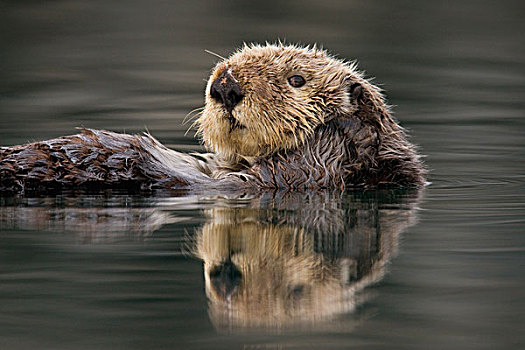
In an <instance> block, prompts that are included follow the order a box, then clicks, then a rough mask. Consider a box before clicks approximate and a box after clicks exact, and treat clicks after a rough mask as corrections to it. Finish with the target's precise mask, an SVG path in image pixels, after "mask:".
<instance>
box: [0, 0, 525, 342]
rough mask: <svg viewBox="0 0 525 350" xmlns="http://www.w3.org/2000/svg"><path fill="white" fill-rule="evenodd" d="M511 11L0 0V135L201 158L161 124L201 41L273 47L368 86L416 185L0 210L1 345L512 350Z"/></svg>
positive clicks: (522, 204)
mask: <svg viewBox="0 0 525 350" xmlns="http://www.w3.org/2000/svg"><path fill="white" fill-rule="evenodd" d="M524 15H525V6H524V5H523V4H522V1H499V2H494V1H464V0H460V1H455V2H415V1H401V2H390V1H386V0H374V1H366V2H364V1H363V2H357V1H351V2H348V1H328V2H320V1H317V2H314V1H306V2H305V1H302V2H299V1H290V2H286V3H283V2H277V1H265V2H264V3H260V4H248V3H246V2H241V1H230V2H223V3H219V2H213V1H207V2H201V1H177V2H175V1H173V2H170V1H138V0H135V1H126V2H116V1H115V2H110V1H89V2H87V1H85V2H84V1H47V2H37V1H3V2H1V3H0V40H1V41H0V43H1V44H0V45H1V46H0V52H1V54H0V144H1V145H11V144H20V143H24V142H27V141H31V140H40V139H45V138H51V137H56V136H60V135H65V134H71V133H74V132H75V130H74V128H75V127H77V126H86V127H92V128H104V129H110V130H114V131H126V132H141V131H143V130H145V128H147V129H148V130H149V131H150V132H151V133H152V134H153V135H154V136H156V137H157V138H159V139H160V140H161V141H162V142H164V143H165V144H167V145H168V146H170V147H173V148H177V149H180V150H200V149H201V147H200V146H199V143H198V142H197V141H195V140H194V139H193V138H192V132H191V131H190V132H189V133H188V135H187V136H184V133H185V132H186V130H187V128H188V127H189V126H188V125H182V121H183V119H184V117H185V116H186V114H187V113H188V112H189V111H191V110H192V109H194V108H197V107H199V106H201V105H202V103H203V97H202V95H203V89H204V86H205V81H204V80H205V79H206V78H207V76H208V74H209V72H210V69H211V68H212V66H213V65H214V63H215V62H216V58H215V57H214V56H211V55H208V54H206V53H205V52H204V49H207V50H211V51H214V52H217V53H219V54H221V55H227V54H228V53H229V52H231V51H232V50H233V49H235V48H236V47H238V46H239V45H240V44H241V43H242V42H243V41H246V42H251V41H265V40H269V41H273V40H275V39H277V38H280V39H285V40H287V41H289V42H300V43H314V42H317V43H320V44H322V45H323V46H324V47H325V48H327V49H329V50H330V51H332V52H334V53H337V54H339V55H340V56H342V57H346V58H349V59H358V60H359V62H360V67H361V68H362V69H365V70H366V71H367V72H369V74H370V75H371V76H375V77H377V79H376V80H375V81H376V82H377V83H380V84H382V86H383V88H384V89H385V90H386V91H387V94H388V96H389V100H390V102H391V103H392V104H394V105H396V108H395V111H396V115H397V117H398V118H399V119H400V120H401V122H402V124H403V125H404V126H405V127H407V128H408V129H409V130H410V131H411V134H412V135H413V137H412V140H413V141H414V142H415V143H417V144H419V145H420V146H421V149H422V153H424V154H426V155H427V157H426V163H427V165H428V167H429V168H430V169H431V172H430V175H429V181H431V182H432V184H431V185H430V186H428V187H427V188H426V189H425V190H424V191H423V192H422V193H414V192H406V191H405V192H403V191H393V192H369V193H345V194H334V193H317V194H307V195H297V194H281V193H275V194H265V195H263V196H262V197H259V198H219V197H204V196H200V197H190V198H180V197H179V198H177V197H173V196H170V195H169V194H157V195H154V196H152V197H148V198H143V197H136V196H128V195H125V194H118V193H106V194H99V195H96V194H86V195H76V196H70V195H68V194H67V193H66V194H64V195H61V196H58V197H43V198H0V349H27V348H32V349H34V348H37V349H150V348H155V349H208V348H209V349H232V348H233V349H303V348H319V349H346V348H359V349H381V348H385V347H388V348H394V349H521V348H523V347H525V336H524V335H523V334H524V330H525V327H524V324H525V317H524V313H523V310H524V309H525V302H524V301H523V300H524V293H523V290H524V287H525V278H524V277H525V276H524V273H523V271H524V268H525V235H524V231H525V230H524V227H525V166H524V163H525V149H524V146H525V119H524V118H525V102H524V97H525V64H524V62H525V45H523V33H525V24H524V21H523V16H524ZM225 257H230V259H231V263H230V265H228V264H227V263H225ZM232 264H233V265H234V266H242V268H241V270H242V271H238V272H239V273H242V282H240V281H239V278H236V277H235V276H237V275H236V274H235V271H233V272H232ZM269 266H271V268H269ZM319 271H324V272H323V273H322V274H320V273H319ZM224 276H226V277H224ZM232 276H233V277H232ZM232 290H234V291H235V292H236V294H233V293H231V291H232ZM239 291H240V292H239ZM232 295H236V296H235V297H232Z"/></svg>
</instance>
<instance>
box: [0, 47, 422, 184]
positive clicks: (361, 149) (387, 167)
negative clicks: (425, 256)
mask: <svg viewBox="0 0 525 350" xmlns="http://www.w3.org/2000/svg"><path fill="white" fill-rule="evenodd" d="M196 125H197V128H198V133H199V135H200V136H201V138H202V140H203V141H204V143H205V145H206V147H207V148H208V149H209V150H210V151H211V153H206V154H200V155H199V154H184V153H180V152H176V151H173V150H170V149H168V148H166V147H164V146H163V145H162V144H160V143H159V142H158V141H156V140H155V139H154V138H153V137H151V136H149V135H145V136H132V135H125V134H117V133H113V132H108V131H100V130H91V129H85V130H83V131H82V132H81V133H80V134H77V135H73V136H68V137H62V138H58V139H54V140H49V141H43V142H36V143H31V144H27V145H22V146H13V147H0V191H15V192H20V191H24V190H40V189H49V188H52V189H61V188H68V187H71V188H78V187H93V186H94V187H101V188H115V187H116V188H119V187H120V188H126V189H151V188H167V189H192V188H201V189H207V188H213V187H214V188H229V187H231V188H252V189H257V188H289V189H298V190H300V189H316V188H340V189H342V188H345V187H367V188H370V187H372V188H373V187H381V186H419V185H422V184H423V183H424V181H425V180H424V174H425V170H424V168H423V166H422V163H421V161H420V159H419V156H418V155H417V153H416V151H415V148H414V146H413V145H412V144H411V143H409V142H408V140H407V138H406V134H405V132H404V130H403V129H402V128H401V127H400V126H399V125H398V124H397V123H396V121H395V120H394V119H393V118H392V116H391V114H390V111H389V108H388V106H387V105H386V104H385V102H384V99H383V96H382V94H381V92H380V90H379V89H378V88H377V87H376V86H374V85H372V84H371V83H369V82H368V81H367V80H366V79H364V77H363V76H362V74H361V73H360V72H358V71H357V70H356V68H355V66H354V65H352V64H349V63H346V62H344V61H341V60H338V59H335V58H333V57H331V56H329V55H328V54H327V53H326V52H325V51H321V50H318V49H315V48H313V49H310V48H300V47H296V46H286V45H283V44H278V45H264V46H259V45H252V46H245V47H244V48H242V49H241V50H240V51H238V52H236V53H234V54H233V55H232V56H231V57H229V58H228V59H225V60H224V61H222V62H219V63H218V64H217V66H216V67H215V69H214V71H213V73H212V75H211V77H210V79H209V81H208V85H207V88H206V105H205V108H204V110H203V112H202V114H201V116H200V117H199V118H198V119H197V121H196Z"/></svg>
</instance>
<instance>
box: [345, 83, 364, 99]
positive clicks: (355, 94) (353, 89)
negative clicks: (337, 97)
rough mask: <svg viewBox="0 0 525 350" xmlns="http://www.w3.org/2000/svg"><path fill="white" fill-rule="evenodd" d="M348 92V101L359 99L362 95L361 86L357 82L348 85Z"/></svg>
mask: <svg viewBox="0 0 525 350" xmlns="http://www.w3.org/2000/svg"><path fill="white" fill-rule="evenodd" d="M348 94H350V101H359V100H360V99H361V97H362V96H363V87H362V86H361V84H359V83H353V84H352V85H350V86H349V87H348Z"/></svg>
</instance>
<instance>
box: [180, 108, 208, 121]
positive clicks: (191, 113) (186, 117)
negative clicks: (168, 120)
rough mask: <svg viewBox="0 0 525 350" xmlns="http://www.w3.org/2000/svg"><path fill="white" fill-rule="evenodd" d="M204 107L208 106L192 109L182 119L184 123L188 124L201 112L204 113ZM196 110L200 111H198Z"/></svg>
mask: <svg viewBox="0 0 525 350" xmlns="http://www.w3.org/2000/svg"><path fill="white" fill-rule="evenodd" d="M204 108H206V107H205V106H202V107H198V108H195V109H192V110H191V111H190V112H189V113H188V114H186V116H185V117H184V119H182V125H184V124H186V123H187V122H188V121H189V120H192V119H193V118H195V117H196V116H199V115H200V114H202V111H204ZM196 112H198V113H196Z"/></svg>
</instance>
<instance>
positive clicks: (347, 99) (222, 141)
mask: <svg viewBox="0 0 525 350" xmlns="http://www.w3.org/2000/svg"><path fill="white" fill-rule="evenodd" d="M360 100H367V101H369V102H371V104H372V105H374V106H377V108H379V109H381V108H386V107H384V103H383V100H382V97H381V94H380V92H379V90H378V89H377V88H376V87H375V86H373V85H372V84H370V83H369V82H367V81H366V80H365V79H364V78H363V77H362V75H361V74H360V73H359V72H358V71H357V70H356V69H355V66H354V65H352V64H349V63H346V62H344V61H341V60H339V59H335V58H333V57H331V56H330V55H329V54H327V53H326V52H325V51H323V50H319V49H316V48H311V49H310V48H300V47H297V46H286V45H283V44H278V45H265V46H259V45H252V46H244V47H243V48H242V49H241V50H240V51H238V52H236V53H235V54H233V55H232V56H230V57H229V58H228V59H226V60H224V61H222V62H220V63H219V64H217V66H216V67H215V69H214V71H213V73H212V75H211V77H210V79H209V81H208V86H207V88H206V107H205V110H204V113H203V114H202V116H201V117H200V119H199V120H198V124H199V133H200V134H201V135H202V137H203V139H204V142H205V144H206V146H207V147H208V148H209V149H211V150H213V151H215V152H217V153H219V154H221V155H222V156H225V157H229V158H232V157H236V156H241V157H256V156H264V155H268V154H272V153H275V152H277V151H279V150H289V149H293V148H296V147H297V146H299V145H301V144H302V143H303V142H304V141H305V139H306V138H307V137H308V136H310V135H311V134H312V133H313V132H314V129H315V128H316V127H318V126H319V125H322V124H324V123H326V122H327V121H329V120H331V119H334V118H339V117H342V116H348V115H350V114H352V113H353V112H355V111H357V110H358V103H359V101H360Z"/></svg>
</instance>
